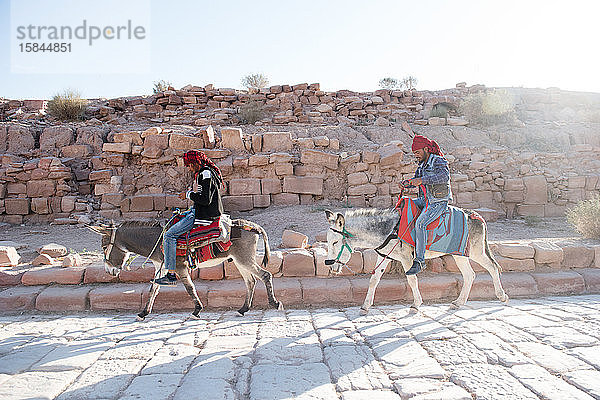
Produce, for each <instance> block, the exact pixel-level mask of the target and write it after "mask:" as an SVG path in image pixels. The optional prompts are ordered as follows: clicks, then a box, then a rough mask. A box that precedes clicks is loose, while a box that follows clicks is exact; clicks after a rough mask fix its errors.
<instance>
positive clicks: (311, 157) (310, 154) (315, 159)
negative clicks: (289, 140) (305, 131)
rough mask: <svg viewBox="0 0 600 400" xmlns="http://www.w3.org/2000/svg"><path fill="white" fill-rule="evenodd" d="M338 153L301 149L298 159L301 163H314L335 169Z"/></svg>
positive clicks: (337, 162)
mask: <svg viewBox="0 0 600 400" xmlns="http://www.w3.org/2000/svg"><path fill="white" fill-rule="evenodd" d="M339 158H340V157H339V155H337V154H329V153H325V152H323V151H319V150H311V149H307V150H302V153H301V155H300V161H301V162H302V163H303V164H316V165H320V166H323V167H325V168H328V169H332V170H336V169H337V168H338V164H339Z"/></svg>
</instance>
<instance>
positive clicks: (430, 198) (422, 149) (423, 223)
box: [401, 135, 452, 275]
mask: <svg viewBox="0 0 600 400" xmlns="http://www.w3.org/2000/svg"><path fill="white" fill-rule="evenodd" d="M412 151H413V154H414V155H415V157H416V158H417V161H418V162H419V166H418V167H417V171H416V172H415V176H414V177H413V178H412V179H408V180H405V181H403V182H402V183H401V185H402V187H414V186H418V187H419V197H418V198H416V199H414V202H415V204H416V205H417V206H418V207H419V208H420V209H421V213H420V214H419V217H418V218H417V220H416V222H415V259H414V261H413V265H412V267H411V268H410V269H409V270H408V271H406V275H414V274H416V273H418V272H420V271H422V270H424V269H425V267H426V265H425V245H426V244H427V225H429V224H430V223H431V222H433V221H435V220H436V219H437V218H438V217H439V216H440V215H442V214H443V213H444V212H445V211H446V210H447V209H448V203H449V202H451V201H452V190H451V189H450V170H449V169H448V161H447V160H446V159H445V158H444V154H443V153H442V151H441V149H440V146H439V145H438V144H437V143H436V142H435V141H434V140H430V139H428V138H426V137H425V136H421V135H416V136H415V137H414V139H413V143H412Z"/></svg>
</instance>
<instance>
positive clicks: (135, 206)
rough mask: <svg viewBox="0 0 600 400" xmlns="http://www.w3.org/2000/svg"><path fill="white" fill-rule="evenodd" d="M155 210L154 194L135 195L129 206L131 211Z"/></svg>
mask: <svg viewBox="0 0 600 400" xmlns="http://www.w3.org/2000/svg"><path fill="white" fill-rule="evenodd" d="M152 210H154V196H153V195H151V194H141V195H138V196H133V197H132V198H131V203H130V206H129V211H152Z"/></svg>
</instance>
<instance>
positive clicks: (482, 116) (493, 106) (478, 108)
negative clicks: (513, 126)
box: [458, 89, 516, 126]
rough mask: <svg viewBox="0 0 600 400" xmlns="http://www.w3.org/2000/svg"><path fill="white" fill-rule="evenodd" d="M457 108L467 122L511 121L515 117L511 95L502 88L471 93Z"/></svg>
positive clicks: (486, 124) (480, 123) (490, 122)
mask: <svg viewBox="0 0 600 400" xmlns="http://www.w3.org/2000/svg"><path fill="white" fill-rule="evenodd" d="M458 109H459V112H460V113H461V114H462V115H464V116H466V117H467V119H468V120H469V122H471V123H474V124H479V125H483V126H490V125H495V124H500V123H506V122H513V121H514V120H515V118H516V116H515V115H516V114H515V106H514V101H513V99H512V96H511V95H510V93H508V92H507V91H506V90H502V89H494V90H488V91H486V92H478V93H472V94H470V95H468V96H467V97H465V98H464V99H463V101H462V102H461V104H460V106H459V108H458Z"/></svg>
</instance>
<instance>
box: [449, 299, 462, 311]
mask: <svg viewBox="0 0 600 400" xmlns="http://www.w3.org/2000/svg"><path fill="white" fill-rule="evenodd" d="M462 306H464V304H461V302H459V301H458V300H454V301H453V302H452V303H450V308H452V309H455V310H458V309H459V308H461V307H462Z"/></svg>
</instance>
